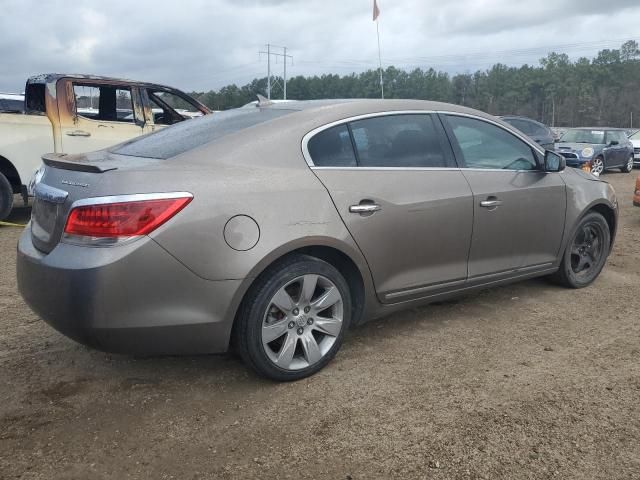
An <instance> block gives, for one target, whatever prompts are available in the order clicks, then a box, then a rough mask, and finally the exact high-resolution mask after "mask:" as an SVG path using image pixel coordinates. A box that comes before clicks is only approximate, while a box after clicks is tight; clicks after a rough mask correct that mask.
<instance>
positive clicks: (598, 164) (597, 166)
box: [591, 157, 604, 176]
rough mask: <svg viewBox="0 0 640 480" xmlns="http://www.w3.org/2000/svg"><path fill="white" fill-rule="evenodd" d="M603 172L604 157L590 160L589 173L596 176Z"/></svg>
mask: <svg viewBox="0 0 640 480" xmlns="http://www.w3.org/2000/svg"><path fill="white" fill-rule="evenodd" d="M603 172H604V158H602V157H596V158H594V159H593V161H592V162H591V173H593V174H594V175H596V176H598V175H601V174H602V173H603Z"/></svg>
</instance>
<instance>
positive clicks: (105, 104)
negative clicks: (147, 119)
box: [73, 84, 135, 123]
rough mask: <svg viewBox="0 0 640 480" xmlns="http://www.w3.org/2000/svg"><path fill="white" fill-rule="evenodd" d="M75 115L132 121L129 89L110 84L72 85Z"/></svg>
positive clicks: (110, 120)
mask: <svg viewBox="0 0 640 480" xmlns="http://www.w3.org/2000/svg"><path fill="white" fill-rule="evenodd" d="M73 93H74V95H75V101H76V115H78V116H80V117H84V118H88V119H91V120H98V121H106V122H125V123H133V122H134V121H135V114H134V112H133V101H132V99H131V90H130V89H128V88H120V87H115V86H112V85H81V84H74V85H73Z"/></svg>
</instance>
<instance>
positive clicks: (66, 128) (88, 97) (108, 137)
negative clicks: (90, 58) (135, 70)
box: [60, 81, 144, 153]
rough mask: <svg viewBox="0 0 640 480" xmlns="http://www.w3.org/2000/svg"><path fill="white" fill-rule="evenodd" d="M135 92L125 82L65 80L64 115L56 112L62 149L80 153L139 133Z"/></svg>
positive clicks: (139, 114) (140, 120) (140, 121)
mask: <svg viewBox="0 0 640 480" xmlns="http://www.w3.org/2000/svg"><path fill="white" fill-rule="evenodd" d="M137 94H138V92H137V91H136V90H135V89H132V88H131V86H127V85H115V84H109V83H96V82H90V81H73V82H69V83H68V88H67V98H69V100H70V101H69V102H67V105H66V106H67V108H68V109H69V110H70V112H68V114H67V115H61V116H60V130H61V134H62V135H61V136H62V142H61V143H62V151H63V152H64V153H83V152H91V151H94V150H100V149H102V148H106V147H109V146H112V145H116V144H118V143H121V142H123V141H125V140H129V139H131V138H134V137H137V136H139V135H141V134H142V133H143V125H144V118H143V116H142V115H143V114H142V109H141V108H140V107H139V105H140V102H139V101H134V100H136V96H137Z"/></svg>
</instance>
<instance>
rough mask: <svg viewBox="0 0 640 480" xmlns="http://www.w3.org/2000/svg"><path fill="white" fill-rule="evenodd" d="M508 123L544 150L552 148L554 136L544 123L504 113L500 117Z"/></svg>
mask: <svg viewBox="0 0 640 480" xmlns="http://www.w3.org/2000/svg"><path fill="white" fill-rule="evenodd" d="M500 118H501V119H502V120H503V121H505V122H507V123H508V124H509V125H512V126H514V127H515V128H517V129H518V130H520V131H521V132H522V133H524V134H525V135H527V136H528V137H529V138H531V139H533V140H534V141H535V142H536V143H538V144H539V145H540V146H541V147H542V148H544V149H545V150H553V142H554V139H555V136H554V134H553V132H552V131H551V129H550V128H549V127H547V126H546V125H545V124H543V123H540V122H536V121H535V120H532V119H530V118H527V117H518V116H513V115H505V116H502V117H500Z"/></svg>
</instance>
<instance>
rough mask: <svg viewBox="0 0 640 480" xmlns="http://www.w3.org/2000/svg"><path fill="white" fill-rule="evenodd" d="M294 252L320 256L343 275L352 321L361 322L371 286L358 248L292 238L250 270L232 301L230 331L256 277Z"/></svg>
mask: <svg viewBox="0 0 640 480" xmlns="http://www.w3.org/2000/svg"><path fill="white" fill-rule="evenodd" d="M296 254H299V255H308V256H311V257H315V258H319V259H320V260H323V261H325V262H327V263H329V264H330V265H332V266H333V267H335V268H336V269H337V270H338V271H339V272H340V273H341V274H342V275H343V276H344V278H345V280H346V281H347V284H348V285H349V288H350V289H351V294H352V299H351V300H352V302H351V303H352V306H351V315H352V316H351V324H352V325H358V324H359V323H361V321H362V319H363V316H364V313H365V311H367V292H368V291H370V289H372V288H373V282H372V279H371V274H370V272H369V269H368V266H367V265H366V262H365V261H364V258H363V257H362V256H361V255H360V252H359V250H357V249H355V248H354V247H352V246H350V245H346V244H342V243H341V242H339V241H336V240H334V239H329V238H324V237H316V238H313V239H305V240H301V241H294V242H292V243H290V244H287V245H284V246H282V247H280V248H278V249H276V250H275V251H273V252H271V254H269V255H267V256H265V257H264V258H263V259H262V261H260V262H259V263H258V264H257V265H256V266H255V267H254V268H253V269H252V270H251V272H250V274H249V275H248V276H247V278H246V279H245V281H244V282H243V284H242V286H241V288H240V289H239V295H238V297H239V298H238V299H237V301H236V302H234V303H235V308H234V311H233V327H232V330H234V329H235V325H236V320H237V318H238V313H239V312H240V310H241V308H242V304H243V302H244V301H245V299H246V298H247V295H248V294H249V292H250V290H251V287H252V286H253V285H254V283H255V282H256V281H257V280H258V278H260V276H261V275H263V274H264V273H265V272H266V271H267V270H268V269H269V268H270V267H272V266H273V265H276V264H278V263H281V262H283V261H285V260H286V259H287V258H289V257H290V256H292V255H296ZM374 297H375V295H374ZM232 336H233V333H232Z"/></svg>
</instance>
